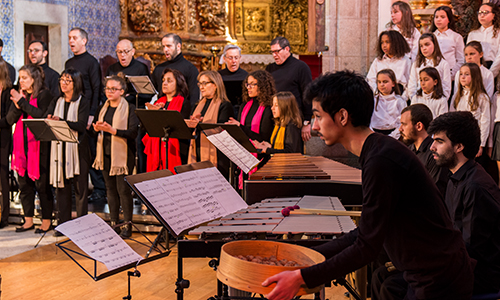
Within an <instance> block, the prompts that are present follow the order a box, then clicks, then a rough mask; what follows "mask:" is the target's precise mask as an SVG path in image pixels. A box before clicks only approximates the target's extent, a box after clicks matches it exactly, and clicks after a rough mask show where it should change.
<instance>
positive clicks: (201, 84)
mask: <svg viewBox="0 0 500 300" xmlns="http://www.w3.org/2000/svg"><path fill="white" fill-rule="evenodd" d="M210 83H212V84H213V82H211V81H203V82H198V87H206V86H207V84H210Z"/></svg>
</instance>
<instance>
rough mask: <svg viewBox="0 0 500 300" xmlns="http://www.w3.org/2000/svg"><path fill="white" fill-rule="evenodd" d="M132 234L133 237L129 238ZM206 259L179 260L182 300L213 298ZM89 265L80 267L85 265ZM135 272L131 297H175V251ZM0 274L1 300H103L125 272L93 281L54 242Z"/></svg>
mask: <svg viewBox="0 0 500 300" xmlns="http://www.w3.org/2000/svg"><path fill="white" fill-rule="evenodd" d="M137 236H139V235H138V234H134V237H137ZM68 244H72V243H68ZM131 246H132V247H133V248H134V250H136V251H137V252H138V253H139V254H141V255H144V253H145V251H146V250H147V249H146V248H145V247H142V246H138V245H137V244H135V243H132V244H131ZM75 249H76V248H75ZM79 261H80V262H83V260H79ZM209 261H210V259H209V258H189V259H185V260H184V278H185V279H188V280H189V281H190V282H191V286H190V288H188V289H186V290H185V294H184V299H186V300H191V299H194V300H198V299H208V298H209V297H212V296H214V295H215V294H216V272H215V271H214V270H213V269H212V268H210V267H209V266H208V262H209ZM90 266H91V265H89V264H86V267H90ZM102 268H103V267H102V266H100V269H102ZM138 269H139V271H140V272H141V277H140V278H136V277H133V278H132V279H131V294H132V299H141V300H142V299H146V300H149V299H151V300H156V299H158V300H159V299H162V300H165V299H172V300H173V299H177V294H176V293H175V281H176V279H177V249H176V248H175V247H174V248H173V249H172V253H171V254H170V255H169V256H168V257H164V258H161V259H159V260H156V261H153V262H149V263H147V264H144V265H141V266H139V268H138ZM104 270H105V269H104ZM0 275H1V276H2V280H1V285H0V291H1V294H0V299H2V300H11V299H16V300H24V299H26V300H32V299H33V300H35V299H36V300H38V299H40V300H45V299H47V300H48V299H51V300H58V299H61V300H78V299H86V300H91V299H99V300H101V299H102V300H108V299H122V297H124V296H126V295H127V275H126V272H122V273H119V274H116V275H113V276H111V277H108V278H105V279H102V280H100V281H97V282H95V281H94V280H93V279H92V278H91V277H90V276H89V275H87V274H86V273H85V272H84V271H83V270H81V269H80V268H79V267H78V266H77V265H76V264H75V262H73V261H72V260H71V259H70V258H68V256H67V255H66V254H64V253H63V252H62V251H61V250H60V249H58V248H57V247H56V246H55V244H50V245H47V246H43V247H39V248H37V249H34V250H31V251H28V252H25V253H22V254H19V255H15V256H12V257H9V258H6V259H3V260H0ZM344 292H345V289H344V288H342V287H332V288H327V289H326V293H325V294H326V299H330V300H341V299H342V300H343V299H348V298H346V297H345V296H344ZM306 298H310V299H312V297H306ZM306 298H304V297H303V299H306Z"/></svg>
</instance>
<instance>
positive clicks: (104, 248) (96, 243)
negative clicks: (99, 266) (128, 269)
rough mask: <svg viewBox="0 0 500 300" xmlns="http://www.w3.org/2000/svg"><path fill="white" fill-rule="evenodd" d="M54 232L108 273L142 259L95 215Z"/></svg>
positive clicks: (71, 222)
mask: <svg viewBox="0 0 500 300" xmlns="http://www.w3.org/2000/svg"><path fill="white" fill-rule="evenodd" d="M56 230H57V231H59V232H61V233H63V234H64V235H65V236H67V237H68V238H70V239H71V241H73V243H75V245H77V246H78V247H79V248H80V249H82V251H83V252H85V253H86V254H87V255H88V256H90V257H92V258H93V259H95V260H97V261H99V262H102V263H103V264H104V265H105V266H106V268H108V270H110V271H111V270H114V269H117V268H120V267H123V266H126V265H128V264H130V263H135V262H138V261H140V260H142V259H143V258H142V256H140V255H139V254H137V252H135V251H134V250H132V248H130V246H129V245H127V243H126V242H125V241H124V240H123V239H122V238H120V236H118V234H117V233H116V232H115V231H114V230H113V228H111V227H110V226H109V225H108V224H106V222H104V220H103V219H101V218H100V217H99V216H97V215H96V214H90V215H85V216H81V217H79V218H77V219H74V220H71V221H68V222H64V223H63V224H61V225H59V226H57V227H56Z"/></svg>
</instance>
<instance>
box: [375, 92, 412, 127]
mask: <svg viewBox="0 0 500 300" xmlns="http://www.w3.org/2000/svg"><path fill="white" fill-rule="evenodd" d="M377 97H379V100H378V105H377ZM374 104H375V105H376V106H374V110H373V114H372V119H371V122H370V127H371V128H375V129H379V130H389V129H395V131H398V132H399V126H400V125H401V120H400V119H401V111H402V110H403V109H404V108H405V107H406V101H404V100H403V98H401V96H399V95H396V94H395V93H392V94H390V95H387V96H384V95H381V94H378V95H375V98H374ZM391 136H392V134H391Z"/></svg>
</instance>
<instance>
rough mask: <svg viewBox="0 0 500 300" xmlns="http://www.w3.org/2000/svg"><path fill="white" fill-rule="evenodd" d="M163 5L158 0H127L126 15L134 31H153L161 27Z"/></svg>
mask: <svg viewBox="0 0 500 300" xmlns="http://www.w3.org/2000/svg"><path fill="white" fill-rule="evenodd" d="M162 8H163V5H162V2H161V1H160V0H129V3H128V15H129V17H130V22H131V24H132V28H133V30H134V31H136V32H149V33H155V32H159V31H160V30H161V29H162V24H163V18H162V17H161V11H162Z"/></svg>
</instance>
